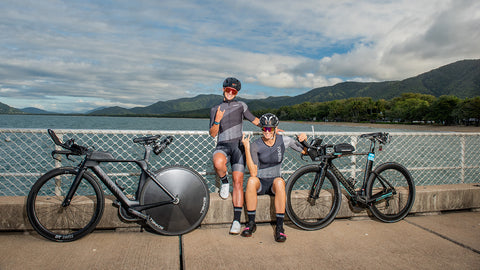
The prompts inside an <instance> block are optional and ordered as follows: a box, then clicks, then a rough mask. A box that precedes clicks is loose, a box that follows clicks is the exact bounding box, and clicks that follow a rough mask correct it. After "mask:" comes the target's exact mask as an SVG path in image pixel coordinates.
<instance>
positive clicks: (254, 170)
mask: <svg viewBox="0 0 480 270" xmlns="http://www.w3.org/2000/svg"><path fill="white" fill-rule="evenodd" d="M251 137H252V135H250V134H249V135H248V136H245V134H243V137H242V143H243V146H244V147H245V161H246V162H247V167H248V170H249V171H250V176H252V177H256V176H257V172H258V166H257V165H256V164H255V162H253V158H252V153H251V152H250V138H251Z"/></svg>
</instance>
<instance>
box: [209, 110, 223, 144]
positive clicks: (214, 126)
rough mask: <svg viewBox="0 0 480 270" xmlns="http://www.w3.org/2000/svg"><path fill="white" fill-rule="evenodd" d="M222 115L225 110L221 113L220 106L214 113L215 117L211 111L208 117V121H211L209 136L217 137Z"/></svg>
mask: <svg viewBox="0 0 480 270" xmlns="http://www.w3.org/2000/svg"><path fill="white" fill-rule="evenodd" d="M224 113H225V110H223V111H221V110H220V106H218V109H217V111H216V112H215V115H213V110H212V112H211V114H212V115H210V119H213V123H212V122H211V123H210V136H212V137H216V136H217V135H218V130H219V129H220V121H221V120H222V118H223V114H224ZM210 121H212V120H210Z"/></svg>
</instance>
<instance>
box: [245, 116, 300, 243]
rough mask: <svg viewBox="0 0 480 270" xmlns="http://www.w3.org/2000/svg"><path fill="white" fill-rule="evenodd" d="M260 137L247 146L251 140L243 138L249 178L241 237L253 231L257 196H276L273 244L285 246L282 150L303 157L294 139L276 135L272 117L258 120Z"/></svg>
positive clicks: (274, 122) (274, 118) (254, 228)
mask: <svg viewBox="0 0 480 270" xmlns="http://www.w3.org/2000/svg"><path fill="white" fill-rule="evenodd" d="M260 126H261V127H262V132H263V136H262V137H261V138H259V139H257V140H256V141H254V142H253V143H252V144H251V145H250V136H245V135H244V136H243V139H242V143H243V145H244V146H245V156H246V162H247V166H248V169H249V171H250V178H249V179H248V182H247V189H246V191H245V201H246V204H247V215H248V223H247V225H246V227H245V229H244V230H243V231H242V236H245V237H249V236H252V234H253V233H254V232H255V230H256V224H255V215H256V209H257V194H259V195H263V194H269V195H272V196H275V213H276V218H277V223H276V224H277V226H276V229H275V241H277V242H285V240H287V236H286V235H285V231H284V229H283V220H284V218H285V201H286V196H285V181H284V180H283V178H282V176H281V172H280V170H281V166H282V161H283V157H284V154H285V150H286V149H287V148H288V147H290V148H292V149H294V150H295V151H298V152H302V153H304V154H305V153H306V149H304V148H303V146H301V145H300V144H299V143H298V142H297V141H296V140H295V139H293V138H291V137H287V136H283V135H280V134H277V126H278V118H277V117H276V116H275V115H274V114H271V113H267V114H264V115H262V117H260ZM306 138H307V135H306V134H305V133H302V134H300V135H299V136H298V140H299V141H300V142H302V141H304V140H305V139H306Z"/></svg>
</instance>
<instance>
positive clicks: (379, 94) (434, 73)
mask: <svg viewBox="0 0 480 270" xmlns="http://www.w3.org/2000/svg"><path fill="white" fill-rule="evenodd" d="M408 92H414V93H421V94H429V95H433V96H435V97H440V96H442V95H455V96H457V97H459V98H462V99H464V98H467V97H475V96H480V60H463V61H458V62H455V63H453V64H449V65H446V66H442V67H440V68H437V69H434V70H431V71H429V72H426V73H423V74H420V75H418V76H415V77H412V78H408V79H405V80H402V81H385V82H369V83H362V82H343V83H339V84H336V85H333V86H326V87H320V88H315V89H312V90H310V91H308V92H306V93H304V94H301V95H298V96H294V97H289V96H281V97H268V98H265V99H255V100H248V99H241V100H243V101H245V102H246V103H247V104H248V106H249V108H250V110H252V111H255V110H260V109H269V108H270V109H274V108H280V107H282V106H290V105H295V104H301V103H304V102H324V101H332V100H339V99H348V98H351V97H371V98H373V99H374V100H379V99H386V100H389V99H392V98H394V97H398V96H400V95H401V94H402V93H408ZM221 100H222V97H221V96H219V95H200V96H197V97H193V98H185V99H177V100H172V101H163V102H157V103H155V104H153V105H150V106H148V107H144V109H142V108H134V109H131V110H130V111H131V112H135V113H148V114H161V115H163V116H171V117H174V116H182V117H201V115H203V117H205V116H208V113H209V108H210V107H212V106H213V105H215V104H218V103H219V102H220V101H221ZM202 108H203V109H202ZM189 109H190V110H189Z"/></svg>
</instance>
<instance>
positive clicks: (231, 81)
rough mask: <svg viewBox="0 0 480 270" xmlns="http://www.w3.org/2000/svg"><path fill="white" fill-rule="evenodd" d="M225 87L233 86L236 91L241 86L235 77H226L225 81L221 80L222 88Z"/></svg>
mask: <svg viewBox="0 0 480 270" xmlns="http://www.w3.org/2000/svg"><path fill="white" fill-rule="evenodd" d="M225 87H231V88H235V89H236V90H237V91H240V88H242V84H241V83H240V81H239V80H237V79H236V78H233V77H228V78H226V79H225V81H223V88H225Z"/></svg>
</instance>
